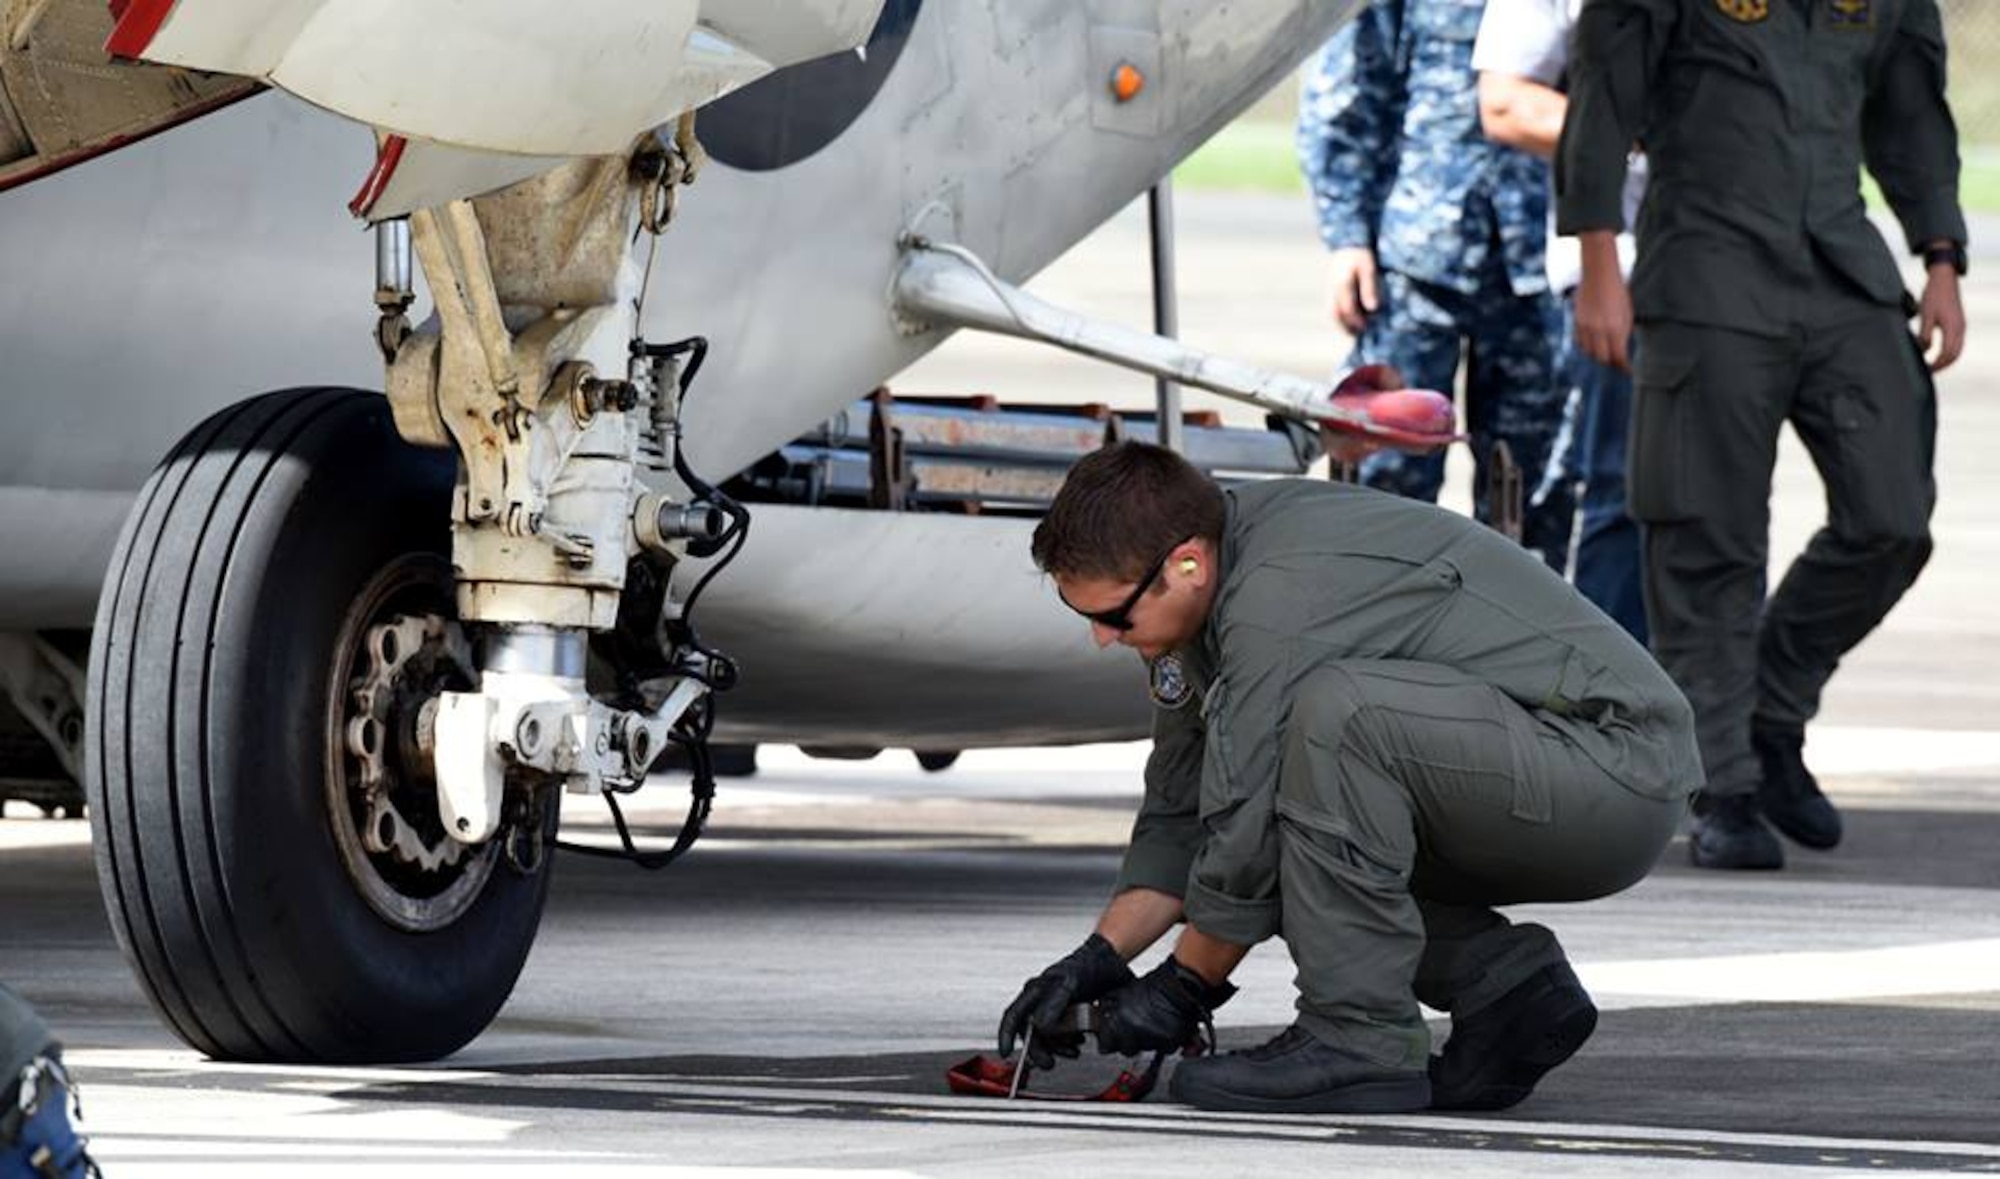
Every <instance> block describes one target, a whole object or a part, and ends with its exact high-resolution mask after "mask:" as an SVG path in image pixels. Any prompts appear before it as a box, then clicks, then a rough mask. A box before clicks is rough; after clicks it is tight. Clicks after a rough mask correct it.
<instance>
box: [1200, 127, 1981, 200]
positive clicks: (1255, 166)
mask: <svg viewBox="0 0 2000 1179" xmlns="http://www.w3.org/2000/svg"><path fill="white" fill-rule="evenodd" d="M1965 155H1966V161H1965V170H1964V172H1963V173H1962V174H1961V176H1960V179H1959V199H1960V200H1961V201H1963V202H1964V204H1965V208H1966V210H1967V211H1968V212H1979V213H2000V155H1996V154H1995V153H1993V151H1992V150H1991V149H1984V150H1977V149H1975V150H1968V151H1967V152H1966V153H1965ZM1174 183H1175V184H1176V185H1177V186H1179V187H1182V188H1190V189H1197V190H1202V191H1208V192H1263V193H1272V194H1276V195H1279V196H1300V197H1303V196H1304V195H1305V191H1306V186H1305V180H1304V178H1303V177H1301V176H1300V175H1299V160H1298V152H1297V150H1296V149H1295V148H1294V147H1293V145H1292V125H1291V124H1290V123H1289V122H1279V121H1276V120H1263V119H1242V120H1238V121H1237V122H1234V123H1231V124H1230V125H1229V126H1227V127H1224V128H1223V129H1222V130H1221V132H1219V133H1218V134H1217V135H1216V136H1215V137H1214V138H1213V139H1210V140H1209V141H1208V142H1207V143H1204V144H1202V145H1201V146H1200V147H1199V148H1197V149H1195V153H1194V154H1193V155H1191V156H1189V157H1188V158H1187V159H1186V160H1184V161H1182V163H1181V166H1180V167H1179V168H1176V169H1175V170H1174ZM1863 191H1864V192H1865V193H1866V194H1867V197H1868V203H1869V204H1870V205H1871V206H1877V207H1879V206H1880V205H1881V203H1882V198H1881V194H1880V193H1879V192H1877V191H1876V189H1875V185H1874V182H1873V181H1868V182H1866V183H1865V184H1864V186H1863Z"/></svg>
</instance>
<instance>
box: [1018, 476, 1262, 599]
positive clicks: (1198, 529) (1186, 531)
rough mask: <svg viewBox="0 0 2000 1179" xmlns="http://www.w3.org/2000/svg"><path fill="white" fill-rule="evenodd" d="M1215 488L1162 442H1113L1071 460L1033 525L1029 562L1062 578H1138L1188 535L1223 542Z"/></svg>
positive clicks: (1218, 490) (1219, 494)
mask: <svg viewBox="0 0 2000 1179" xmlns="http://www.w3.org/2000/svg"><path fill="white" fill-rule="evenodd" d="M1222 522H1223V504H1222V489H1221V488H1219V487H1217V486H1216V485H1215V482H1214V480H1212V479H1210V478H1209V477H1208V476H1207V475H1204V474H1202V473H1201V471H1199V470H1198V469H1196V468H1195V466H1194V465H1193V464H1192V463H1190V462H1188V461H1187V460H1186V459H1184V458H1182V457H1181V456H1180V455H1178V454H1175V453H1174V452H1173V451H1171V450H1168V449H1167V448H1166V447H1164V446H1153V445H1151V444H1150V443H1145V442H1114V443H1112V444H1111V445H1109V446H1106V447H1104V448H1103V449H1102V450H1095V451H1092V452H1091V453H1089V454H1087V455H1085V456H1083V458H1082V459H1080V460H1078V462H1077V464H1076V466H1074V467H1072V468H1070V472H1069V479H1068V480H1067V481H1065V482H1064V483H1063V485H1062V490H1061V491H1059V492H1057V493H1056V498H1055V502H1054V503H1052V504H1050V505H1049V513H1048V515H1047V516H1044V517H1043V518H1042V522H1041V523H1040V524H1038V525H1036V527H1035V540H1034V546H1033V549H1032V550H1031V551H1032V552H1033V553H1034V557H1035V564H1036V565H1038V566H1040V567H1041V570H1042V572H1044V573H1048V574H1051V575H1060V576H1065V577H1101V578H1106V579H1109V580H1113V581H1137V580H1139V579H1140V578H1141V577H1144V576H1145V575H1146V570H1147V568H1148V567H1150V566H1151V565H1152V564H1153V562H1155V561H1158V560H1159V559H1160V558H1161V557H1162V556H1163V555H1165V554H1166V553H1167V552H1168V551H1169V550H1170V549H1172V548H1173V547H1174V546H1175V545H1177V544H1179V543H1181V542H1182V541H1184V540H1187V539H1189V538H1190V537H1195V536H1200V537H1205V538H1207V539H1208V540H1210V541H1214V542H1218V543H1219V542H1220V541H1221V540H1222Z"/></svg>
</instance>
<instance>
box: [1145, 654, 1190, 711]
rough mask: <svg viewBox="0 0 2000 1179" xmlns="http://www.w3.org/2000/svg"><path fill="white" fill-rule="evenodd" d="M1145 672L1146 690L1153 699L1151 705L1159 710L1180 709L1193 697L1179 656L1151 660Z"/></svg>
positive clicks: (1163, 656) (1165, 656) (1185, 670)
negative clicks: (1146, 672)
mask: <svg viewBox="0 0 2000 1179" xmlns="http://www.w3.org/2000/svg"><path fill="white" fill-rule="evenodd" d="M1147 671H1148V673H1149V674H1148V676H1147V684H1146V690H1147V692H1148V693H1149V694H1150V695H1151V696H1152V697H1153V703H1154V704H1157V705H1159V706H1160V707H1161V708H1181V707H1183V706H1185V705H1186V704H1187V702H1188V698H1189V697H1191V696H1193V695H1194V688H1193V685H1191V684H1189V683H1188V678H1187V669H1186V668H1185V667H1182V666H1181V660H1180V656H1178V655H1162V656H1160V657H1159V658H1158V659H1155V660H1153V662H1152V664H1151V665H1150V666H1149V667H1148V668H1147Z"/></svg>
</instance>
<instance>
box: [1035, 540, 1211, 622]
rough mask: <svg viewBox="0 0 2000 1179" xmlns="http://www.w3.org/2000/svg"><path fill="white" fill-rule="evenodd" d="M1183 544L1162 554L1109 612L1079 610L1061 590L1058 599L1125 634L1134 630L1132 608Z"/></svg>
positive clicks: (1085, 616)
mask: <svg viewBox="0 0 2000 1179" xmlns="http://www.w3.org/2000/svg"><path fill="white" fill-rule="evenodd" d="M1181 544H1182V542H1181V541H1175V542H1174V548H1173V549H1168V550H1167V551H1166V552H1164V553H1161V554H1160V559H1159V560H1157V561H1155V562H1153V567H1152V568H1151V569H1148V570H1146V576H1144V577H1142V578H1140V579H1139V584H1138V585H1136V586H1134V587H1133V588H1132V592H1131V593H1129V594H1127V595H1125V600H1124V601H1122V602H1120V603H1118V604H1117V605H1116V606H1113V607H1112V608H1111V609H1109V610H1077V609H1076V607H1075V606H1072V605H1070V600H1069V599H1068V598H1063V596H1062V591H1061V590H1057V591H1056V597H1058V598H1062V604H1063V605H1065V606H1069V608H1070V609H1071V610H1076V612H1077V613H1078V614H1081V615H1083V616H1084V618H1086V619H1088V620H1089V621H1091V622H1094V623H1096V624H1097V625H1099V626H1108V627H1110V628H1111V629H1112V630H1115V631H1117V632H1118V633H1120V634H1123V633H1125V632H1126V631H1128V630H1131V629H1132V607H1134V606H1137V605H1138V604H1139V599H1140V598H1142V597H1145V596H1146V591H1147V590H1149V589H1152V588H1153V583H1154V582H1156V581H1158V580H1159V579H1160V570H1162V569H1165V568H1166V567H1167V558H1168V557H1171V556H1173V555H1174V549H1177V548H1179V547H1181Z"/></svg>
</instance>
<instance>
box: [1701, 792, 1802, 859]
mask: <svg viewBox="0 0 2000 1179" xmlns="http://www.w3.org/2000/svg"><path fill="white" fill-rule="evenodd" d="M1694 809H1695V820H1694V833H1693V834H1692V835H1690V836H1689V837H1688V857H1689V858H1690V859H1692V860H1693V861H1694V866H1695V867H1697V868H1723V869H1738V870H1741V869H1772V868H1782V867H1784V866H1785V849H1784V847H1783V845H1781V844H1780V843H1779V842H1778V837H1777V836H1775V835H1773V834H1771V829H1770V828H1768V827H1766V826H1764V820H1762V819H1761V818H1759V817H1758V816H1757V796H1756V795H1754V794H1729V795H1724V796H1723V797H1721V798H1710V797H1709V796H1707V795H1702V796H1701V797H1699V798H1697V799H1695V802H1694Z"/></svg>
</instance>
